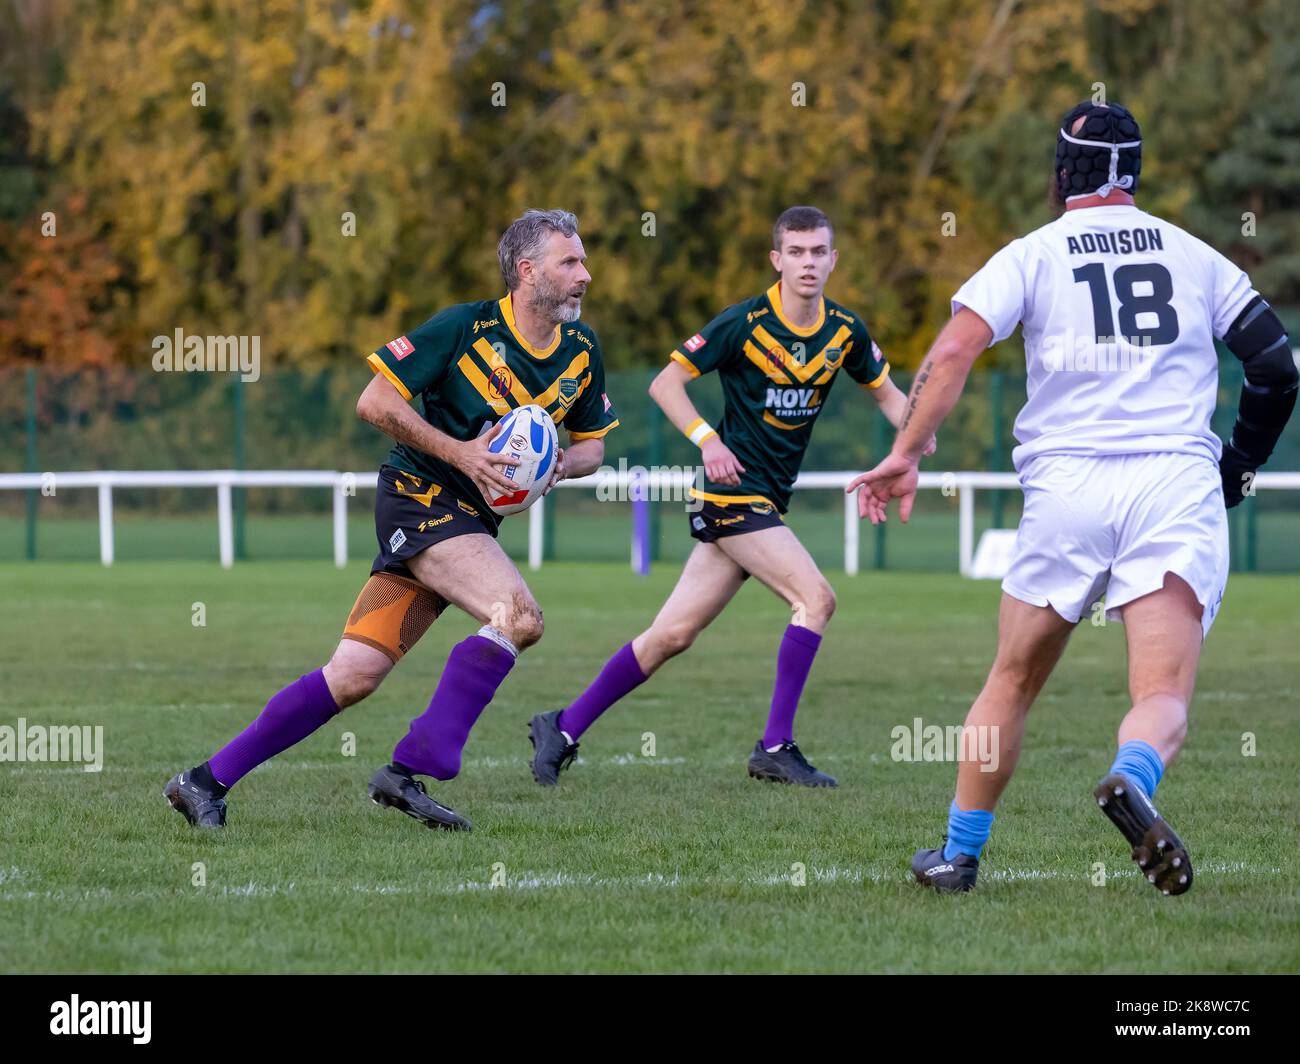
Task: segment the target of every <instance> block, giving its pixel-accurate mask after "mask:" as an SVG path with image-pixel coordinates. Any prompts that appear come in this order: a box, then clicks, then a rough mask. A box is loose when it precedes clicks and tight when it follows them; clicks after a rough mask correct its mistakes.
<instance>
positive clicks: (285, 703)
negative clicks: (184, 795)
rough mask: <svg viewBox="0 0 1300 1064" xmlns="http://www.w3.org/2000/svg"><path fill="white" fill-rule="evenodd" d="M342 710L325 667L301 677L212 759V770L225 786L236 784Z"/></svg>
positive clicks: (214, 776)
mask: <svg viewBox="0 0 1300 1064" xmlns="http://www.w3.org/2000/svg"><path fill="white" fill-rule="evenodd" d="M338 711H339V707H338V705H337V704H336V703H335V701H334V696H333V695H331V694H330V689H329V685H328V684H326V683H325V673H324V671H323V670H321V669H317V670H316V671H315V672H309V673H308V674H307V675H306V676H300V677H298V679H296V680H294V681H293V683H291V684H290V685H289V686H288V687H286V688H285V689H284V690H283V691H280V692H278V693H277V694H275V695H274V696H272V698H271V701H269V702H268V703H267V704H266V708H264V709H263V710H262V712H261V713H259V714H258V715H257V719H256V720H254V721H253V723H252V724H250V725H249V726H248V727H247V728H245V729H244V730H243V731H242V732H240V733H239V734H238V735H236V736H235V737H234V738H233V739H231V740H230V742H228V743H227V744H226V745H225V746H224V747H222V748H221V750H220V751H218V752H217V753H215V754H213V755H212V757H210V758H208V769H209V770H210V771H211V772H212V776H213V778H214V779H215V780H216V781H217V782H218V783H220V784H221V785H222V786H223V787H233V786H234V785H235V784H236V783H238V782H239V781H240V780H241V779H243V778H244V777H245V776H246V775H248V773H250V772H252V771H253V769H255V768H257V766H258V765H260V764H261V763H262V762H263V761H269V760H270V759H271V758H273V757H275V755H276V754H278V753H281V752H283V751H285V750H288V749H289V747H291V746H293V745H294V744H295V743H300V742H302V741H303V740H304V739H305V738H307V736H309V735H310V734H311V733H312V732H314V731H315V730H316V729H317V728H319V727H320V726H321V725H322V724H324V723H325V722H326V721H327V720H329V719H330V718H331V717H332V716H334V714H336V713H337V712H338Z"/></svg>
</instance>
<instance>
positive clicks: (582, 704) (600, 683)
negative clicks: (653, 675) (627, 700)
mask: <svg viewBox="0 0 1300 1064" xmlns="http://www.w3.org/2000/svg"><path fill="white" fill-rule="evenodd" d="M645 681H646V675H645V673H644V672H642V671H641V665H640V663H639V662H638V661H637V660H636V655H635V654H634V653H632V644H631V643H628V644H627V646H625V647H624V648H623V649H622V650H620V651H619V652H618V653H617V654H615V655H614V656H613V657H612V658H610V659H609V661H607V662H605V667H604V668H603V669H601V670H600V675H599V676H597V677H596V678H595V679H594V680H592V681H591V686H590V687H588V688H587V689H586V690H585V691H583V692H582V694H580V695H579V696H578V698H577V701H575V702H574V703H573V705H571V706H570V707H569V708H568V709H566V710H564V712H563V713H561V714H560V717H559V720H558V722H557V723H558V724H559V726H560V731H562V732H567V733H568V735H569V737H570V738H571V739H575V740H576V739H577V738H578V736H579V735H581V734H582V733H583V732H585V731H586V730H587V729H588V728H590V727H591V726H592V725H593V724H594V723H595V722H596V718H597V717H599V716H600V715H601V714H602V713H604V712H605V710H607V709H609V707H610V706H612V705H613V704H614V703H615V702H617V701H618V700H619V699H620V698H622V697H623V696H624V695H625V694H627V693H628V692H629V691H631V690H632V689H633V688H635V687H639V686H640V685H641V684H643V683H645Z"/></svg>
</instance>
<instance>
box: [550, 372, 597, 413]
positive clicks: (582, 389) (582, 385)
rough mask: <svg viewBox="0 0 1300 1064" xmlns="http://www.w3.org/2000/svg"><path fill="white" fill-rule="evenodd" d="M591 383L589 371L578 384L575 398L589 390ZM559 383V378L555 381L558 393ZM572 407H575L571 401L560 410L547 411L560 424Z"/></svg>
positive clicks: (574, 394)
mask: <svg viewBox="0 0 1300 1064" xmlns="http://www.w3.org/2000/svg"><path fill="white" fill-rule="evenodd" d="M590 383H591V374H590V373H588V374H587V375H586V376H585V377H583V378H582V381H581V382H580V383H579V384H578V390H577V391H576V392H574V393H573V398H574V399H575V400H576V399H577V398H578V396H580V395H581V394H582V393H583V392H585V391H586V390H587V385H588V384H590ZM559 384H560V382H559V381H558V380H557V381H556V382H555V389H556V393H557V394H558V392H559ZM537 402H538V403H539V404H540V405H541V406H545V405H546V404H545V403H543V402H542V401H541V400H540V399H538V400H537ZM572 409H573V403H570V404H569V405H568V406H562V407H560V409H559V410H558V411H547V413H549V414H550V415H551V420H552V421H554V422H555V423H556V424H557V425H558V424H559V423H560V422H561V421H563V420H564V418H565V416H566V415H567V414H568V413H569V411H570V410H572Z"/></svg>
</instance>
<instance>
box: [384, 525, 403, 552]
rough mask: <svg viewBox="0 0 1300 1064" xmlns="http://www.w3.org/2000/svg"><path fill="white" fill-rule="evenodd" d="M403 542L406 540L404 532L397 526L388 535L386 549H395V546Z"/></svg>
mask: <svg viewBox="0 0 1300 1064" xmlns="http://www.w3.org/2000/svg"><path fill="white" fill-rule="evenodd" d="M405 542H406V533H405V532H403V531H402V530H401V529H400V528H399V529H398V530H397V531H396V532H394V533H393V534H392V535H391V536H389V537H388V549H389V550H397V548H398V547H400V546H401V545H402V544H403V543H405Z"/></svg>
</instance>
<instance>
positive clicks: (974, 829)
mask: <svg viewBox="0 0 1300 1064" xmlns="http://www.w3.org/2000/svg"><path fill="white" fill-rule="evenodd" d="M992 830H993V814H992V813H990V812H987V811H985V810H983V809H958V808H957V799H956V798H954V799H953V800H952V805H950V806H949V807H948V842H947V845H945V846H944V848H943V859H944V860H945V861H951V860H952V859H953V858H954V857H956V856H957V855H958V854H959V853H967V854H970V855H971V856H972V857H974V858H976V859H978V858H979V855H980V851H981V850H983V849H984V844H985V843H986V842H988V841H989V832H990V831H992Z"/></svg>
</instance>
